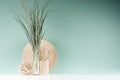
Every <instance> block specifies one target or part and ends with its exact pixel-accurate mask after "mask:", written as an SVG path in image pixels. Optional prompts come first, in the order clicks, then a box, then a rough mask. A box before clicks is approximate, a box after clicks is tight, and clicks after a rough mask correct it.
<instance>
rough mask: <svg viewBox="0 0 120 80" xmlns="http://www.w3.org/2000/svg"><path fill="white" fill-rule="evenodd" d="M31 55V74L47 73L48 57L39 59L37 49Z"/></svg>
mask: <svg viewBox="0 0 120 80" xmlns="http://www.w3.org/2000/svg"><path fill="white" fill-rule="evenodd" d="M35 52H36V53H34V55H33V67H32V74H33V75H47V74H49V59H47V60H45V59H40V53H39V51H38V50H37V51H35Z"/></svg>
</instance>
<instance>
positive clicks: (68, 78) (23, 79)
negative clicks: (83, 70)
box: [0, 74, 120, 80]
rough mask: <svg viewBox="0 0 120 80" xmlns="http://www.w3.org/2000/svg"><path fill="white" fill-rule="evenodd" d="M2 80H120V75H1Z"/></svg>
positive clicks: (0, 79)
mask: <svg viewBox="0 0 120 80" xmlns="http://www.w3.org/2000/svg"><path fill="white" fill-rule="evenodd" d="M0 80H120V75H69V74H68V75H67V74H65V75H64V74H60V75H58V74H54V75H53V74H52V75H47V76H45V75H44V76H43V75H42V76H35V75H29V76H28V75H27V76H25V75H0Z"/></svg>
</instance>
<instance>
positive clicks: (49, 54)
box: [22, 40, 57, 69]
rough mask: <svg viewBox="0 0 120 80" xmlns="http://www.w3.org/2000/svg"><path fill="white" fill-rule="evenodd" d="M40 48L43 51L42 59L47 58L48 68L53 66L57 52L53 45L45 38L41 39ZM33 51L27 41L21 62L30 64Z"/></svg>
mask: <svg viewBox="0 0 120 80" xmlns="http://www.w3.org/2000/svg"><path fill="white" fill-rule="evenodd" d="M40 50H41V52H42V53H44V59H45V60H49V69H51V68H53V66H54V65H55V62H56V59H57V53H56V50H55V47H54V46H53V45H52V44H51V43H50V42H49V41H47V40H41V45H40ZM32 62H33V51H32V47H31V45H30V44H29V43H28V44H27V45H26V46H25V48H24V50H23V56H22V63H29V64H31V65H32Z"/></svg>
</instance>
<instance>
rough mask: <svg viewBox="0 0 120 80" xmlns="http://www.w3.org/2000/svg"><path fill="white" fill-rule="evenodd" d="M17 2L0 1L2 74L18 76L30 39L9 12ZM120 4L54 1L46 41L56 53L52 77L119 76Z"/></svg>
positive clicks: (94, 0)
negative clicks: (65, 75) (76, 75)
mask: <svg viewBox="0 0 120 80" xmlns="http://www.w3.org/2000/svg"><path fill="white" fill-rule="evenodd" d="M19 2H20V1H18V0H0V74H18V73H19V72H18V65H19V63H20V61H21V55H22V50H23V48H24V46H25V45H26V44H27V38H26V36H25V35H24V33H23V31H22V29H21V28H20V26H19V25H18V24H17V23H16V22H15V21H14V19H13V18H12V17H11V15H10V13H9V10H10V9H11V8H12V9H16V10H17V8H19V5H20V3H19ZM119 5H120V2H119V1H114V0H113V1H112V0H53V2H52V3H51V5H50V9H51V11H50V13H49V15H48V17H47V20H46V22H45V28H46V29H47V32H46V35H45V39H47V40H49V41H51V42H52V43H53V44H54V46H55V47H56V50H57V57H58V59H57V63H56V65H55V67H54V68H53V69H52V71H50V73H52V74H115V73H120V6H119Z"/></svg>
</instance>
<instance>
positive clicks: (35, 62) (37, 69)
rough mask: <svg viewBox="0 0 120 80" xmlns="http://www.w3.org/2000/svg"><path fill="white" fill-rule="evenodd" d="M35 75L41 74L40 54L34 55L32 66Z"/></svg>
mask: <svg viewBox="0 0 120 80" xmlns="http://www.w3.org/2000/svg"><path fill="white" fill-rule="evenodd" d="M32 74H33V75H40V57H39V55H35V54H34V55H33V67H32Z"/></svg>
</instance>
